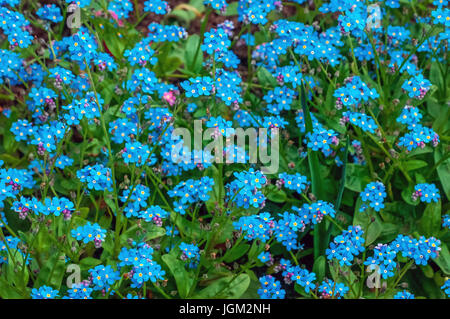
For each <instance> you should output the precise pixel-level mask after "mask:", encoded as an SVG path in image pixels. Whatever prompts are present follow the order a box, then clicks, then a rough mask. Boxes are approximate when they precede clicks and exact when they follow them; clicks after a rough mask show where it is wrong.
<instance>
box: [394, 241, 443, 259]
mask: <svg viewBox="0 0 450 319" xmlns="http://www.w3.org/2000/svg"><path fill="white" fill-rule="evenodd" d="M440 245H441V241H440V240H439V239H436V238H434V237H430V238H425V237H424V236H420V238H419V239H415V238H411V237H408V236H405V235H401V234H400V235H398V236H397V238H396V239H395V240H394V241H393V242H392V243H391V244H390V246H391V248H392V249H394V250H396V251H397V253H398V252H401V253H402V256H403V257H408V258H411V259H413V260H414V262H415V263H416V264H417V265H423V266H425V265H426V264H427V263H428V260H429V259H430V258H436V257H437V256H438V254H439V251H440V250H441V247H440Z"/></svg>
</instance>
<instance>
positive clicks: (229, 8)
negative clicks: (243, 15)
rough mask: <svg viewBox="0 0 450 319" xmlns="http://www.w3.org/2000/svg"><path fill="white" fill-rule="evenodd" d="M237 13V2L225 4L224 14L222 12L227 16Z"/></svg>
mask: <svg viewBox="0 0 450 319" xmlns="http://www.w3.org/2000/svg"><path fill="white" fill-rule="evenodd" d="M237 14H238V2H237V1H236V2H231V3H229V4H228V6H227V10H226V11H225V14H223V15H224V16H225V17H229V16H235V15H237Z"/></svg>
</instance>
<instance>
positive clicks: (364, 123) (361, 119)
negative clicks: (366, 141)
mask: <svg viewBox="0 0 450 319" xmlns="http://www.w3.org/2000/svg"><path fill="white" fill-rule="evenodd" d="M342 115H343V117H344V123H345V122H350V123H352V124H353V125H355V126H357V127H360V128H361V129H362V130H363V131H364V132H369V133H372V134H375V130H377V129H378V125H377V124H376V123H375V120H374V119H373V118H372V117H371V116H370V115H367V114H364V113H358V112H352V111H346V112H344V113H342Z"/></svg>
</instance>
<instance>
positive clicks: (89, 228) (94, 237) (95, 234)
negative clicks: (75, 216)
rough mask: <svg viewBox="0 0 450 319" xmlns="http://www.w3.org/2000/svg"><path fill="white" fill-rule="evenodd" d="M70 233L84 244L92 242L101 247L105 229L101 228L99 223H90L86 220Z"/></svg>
mask: <svg viewBox="0 0 450 319" xmlns="http://www.w3.org/2000/svg"><path fill="white" fill-rule="evenodd" d="M70 233H71V235H72V237H73V238H76V239H77V240H81V241H83V243H85V244H87V243H89V242H94V245H95V247H97V248H99V247H101V245H102V243H103V241H104V240H105V238H106V230H105V229H103V228H101V227H100V225H99V224H97V223H94V224H91V223H90V222H87V223H86V225H84V226H79V227H77V228H76V229H72V231H71V232H70Z"/></svg>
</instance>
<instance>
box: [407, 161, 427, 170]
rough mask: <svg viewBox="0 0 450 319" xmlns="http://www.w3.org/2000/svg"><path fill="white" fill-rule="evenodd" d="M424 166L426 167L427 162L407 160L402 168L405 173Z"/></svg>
mask: <svg viewBox="0 0 450 319" xmlns="http://www.w3.org/2000/svg"><path fill="white" fill-rule="evenodd" d="M425 166H428V164H427V162H425V161H421V160H409V161H407V162H405V163H404V167H405V169H406V170H407V171H412V170H415V169H419V168H422V167H425Z"/></svg>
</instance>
